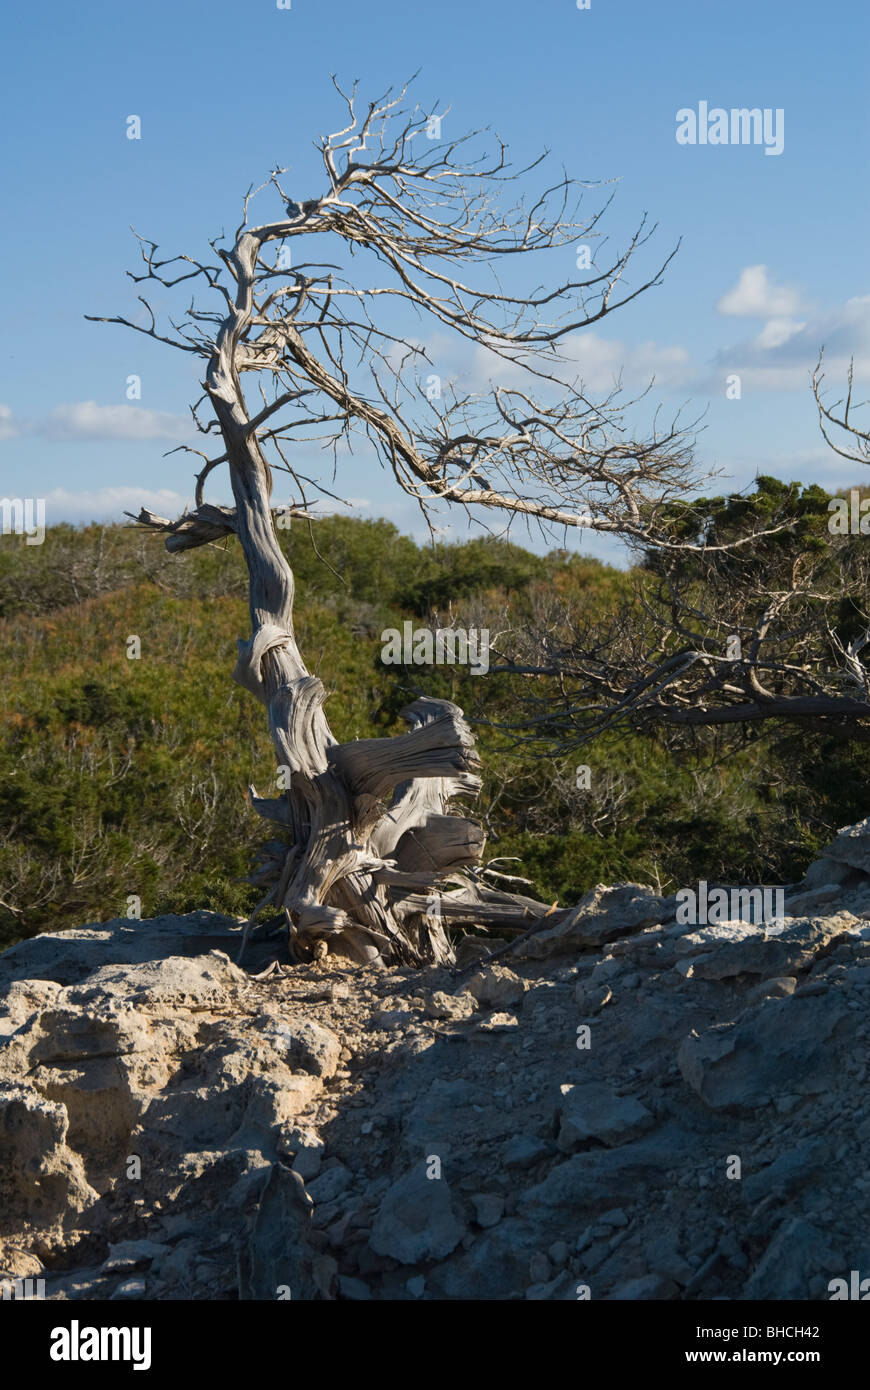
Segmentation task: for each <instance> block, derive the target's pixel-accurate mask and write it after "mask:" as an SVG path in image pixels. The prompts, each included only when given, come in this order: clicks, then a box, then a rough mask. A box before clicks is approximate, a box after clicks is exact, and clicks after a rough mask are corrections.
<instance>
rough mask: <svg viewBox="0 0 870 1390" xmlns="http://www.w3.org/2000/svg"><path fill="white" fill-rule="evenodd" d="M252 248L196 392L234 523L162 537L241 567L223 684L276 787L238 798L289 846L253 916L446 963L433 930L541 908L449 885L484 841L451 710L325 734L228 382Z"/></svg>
mask: <svg viewBox="0 0 870 1390" xmlns="http://www.w3.org/2000/svg"><path fill="white" fill-rule="evenodd" d="M258 251H259V241H258V238H257V237H256V236H253V235H251V236H246V237H242V238H241V239H240V241H239V243H238V244H237V247H236V251H235V253H234V260H235V261H236V272H237V286H238V295H237V300H236V305H235V312H234V313H232V314H230V315H229V317H228V318H227V319H226V320H225V321H224V323H223V325H222V328H221V331H220V333H219V335H218V340H217V344H216V348H217V350H216V352H215V353H214V354H213V356H212V358H211V361H210V363H209V371H208V375H207V379H206V388H207V391H208V394H209V397H210V399H211V401H212V403H213V405H214V409H215V412H216V414H217V418H218V421H219V424H220V427H221V432H222V435H223V439H224V444H225V446H226V455H227V462H228V463H229V468H230V476H231V481H232V489H233V495H234V498H235V503H236V506H235V512H231V511H229V510H226V509H216V508H208V507H202V508H201V509H198V510H197V512H195V513H193V514H192V516H191V517H189V518H187V520H186V523H185V524H184V525H183V526H182V527H180V528H179V527H177V526H176V527H175V528H173V529H174V535H173V537H172V540H173V541H174V546H173V548H175V549H183V548H184V549H186V548H188V547H190V546H193V545H198V544H202V543H203V542H204V541H205V540H207V539H210V538H211V537H212V536H213V535H214V534H215V531H216V530H217V531H218V532H219V531H220V529H221V527H222V528H223V530H224V531H233V532H235V534H236V535H237V536H238V538H239V541H240V542H241V546H242V550H243V552H244V555H245V560H246V562H247V566H248V573H249V576H250V614H251V625H252V635H251V638H250V641H242V640H240V641H239V644H238V645H239V657H238V661H237V663H236V668H235V670H234V672H233V676H234V679H235V680H237V681H239V682H240V684H242V685H244V686H245V687H246V688H247V689H248V690H250V691H251V692H252V694H254V695H256V697H257V698H258V699H259V700H261V701H262V702H263V704H264V705H265V706H266V709H267V710H268V717H269V728H270V731H271V735H272V741H273V743H274V746H275V751H276V754H277V758H278V764H279V767H280V768H281V769H282V771H283V780H284V784H285V789H284V790H283V791H282V793H281V795H280V796H278V797H276V798H260V797H258V796H257V795H256V793H255V792H254V789H253V788H252V789H251V800H252V804H253V806H254V809H255V810H256V811H257V812H258V814H260V815H261V816H264V817H265V818H266V819H268V820H272V821H276V822H277V823H278V824H279V825H280V826H281V827H282V828H283V829H284V830H285V832H286V835H287V840H286V843H284V842H283V841H274V840H273V841H271V842H270V843H269V845H268V846H267V847H266V857H265V862H264V864H263V865H262V867H261V869H260V871H259V873H258V875H257V876H256V877H257V879H258V880H259V881H260V882H261V883H263V885H264V886H265V885H266V883H268V885H269V888H268V892H267V894H266V897H265V898H264V900H263V902H262V903H261V904H260V908H262V907H263V906H265V905H266V903H271V904H273V905H274V906H275V907H276V908H278V909H279V910H280V909H286V911H287V916H288V920H289V922H290V924H291V928H292V931H293V933H294V934H295V935H297V936H298V937H300V938H303V939H304V938H306V937H307V938H308V939H309V941H310V940H311V939H312V938H313V939H315V940H316V939H318V938H328V939H329V941H330V944H331V947H332V949H333V950H334V951H336V952H338V953H339V954H344V955H349V956H350V957H352V958H354V959H356V960H358V961H368V960H373V959H375V958H378V957H380V958H381V959H383V960H385V961H388V960H402V961H407V962H422V961H426V960H430V961H436V962H443V961H450V960H452V959H453V952H452V948H451V945H450V942H449V939H448V936H447V934H446V932H445V930H444V926H443V919H444V918H447V919H453V920H454V921H456V922H462V921H466V922H474V921H480V920H481V919H482V918H483V917H485V916H486V915H487V914H489V916H490V918H492V916H493V909H494V907H496V906H497V905H498V904H501V918H500V920H505V919H506V920H508V921H510V922H512V923H515V924H516V925H524V924H525V925H527V924H528V922H529V920H533V918H534V916H535V915H537V913H541V914H543V912H544V910H545V909H544V908H543V907H542V906H541V905H540V904H538V903H532V902H531V900H521V899H513V898H511V897H510V895H508V894H504V893H499V892H496V891H495V890H491V889H479V888H478V887H477V886H476V885H475V884H474V883H472V882H471V881H470V880H468V879H466V878H465V877H464V876H463V875H462V874H461V870H462V869H463V868H466V867H467V866H469V865H473V864H476V863H478V862H479V860H480V856H481V853H482V851H483V846H484V840H485V836H484V834H483V831H482V830H481V828H480V826H479V825H478V824H477V822H475V821H474V820H472V819H468V818H466V817H463V816H458V815H455V814H451V813H450V803H451V800H452V798H454V797H456V796H458V795H462V794H468V793H473V794H476V793H477V791H478V790H479V787H480V780H479V778H478V777H477V776H476V775H475V769H476V768H477V767H478V765H479V759H478V757H477V753H476V750H475V747H474V740H473V738H472V735H471V732H470V730H469V728H468V725H467V724H466V722H465V720H464V718H463V715H462V711H461V709H459V707H458V706H457V705H454V704H451V703H450V702H449V701H447V700H429V699H420V700H416V701H415V702H414V703H413V704H411V705H409V706H408V707H407V708H406V709H405V710H404V711H403V712H402V714H403V717H404V718H405V719H406V720H407V721H408V723H409V724H410V726H411V729H410V732H409V733H407V734H404V735H400V736H398V737H396V738H383V739H363V740H357V741H355V742H353V743H345V744H339V743H337V741H336V740H335V738H334V737H333V735H332V732H331V731H330V728H329V725H328V723H327V720H326V716H325V715H324V712H323V709H322V705H323V701H324V699H325V697H326V691H325V689H324V686H323V684H322V683H321V681H319V680H318V679H317V677H315V676H312V675H310V674H309V672H308V671H307V670H306V667H305V664H304V662H303V660H302V657H301V655H300V652H299V649H298V647H297V645H296V638H295V635H294V631H293V596H294V581H293V572H292V570H291V568H290V565H289V564H288V562H287V559H286V557H285V555H284V553H283V551H282V549H281V546H280V544H279V542H278V537H277V533H276V530H275V523H274V519H273V515H272V511H271V508H270V493H271V471H270V469H269V466H268V463H267V461H266V459H265V457H264V455H263V453H262V450H261V447H260V443H259V440H258V438H257V434H256V430H255V429H254V427H253V426H252V423H251V421H250V419H249V417H248V413H247V409H246V406H245V402H244V397H243V395H242V390H241V385H240V381H239V375H238V369H237V353H238V351H239V344H240V342H241V339H242V337H243V335H244V333H245V331H246V329H247V326H248V323H249V320H250V315H251V287H252V285H253V276H254V266H255V264H256V258H257V254H258ZM149 519H150V518H148V517H146V516H145V515H143V517H142V520H149ZM151 520H152V524H153V519H151ZM445 882H451V883H452V884H453V885H454V891H453V892H452V893H450V894H448V895H447V896H443V895H442V894H441V893H440V892H439V891H438V890H439V889H441V888H443V886H444V884H445ZM260 908H258V911H259V910H260ZM495 915H498V914H497V913H496V914H495Z"/></svg>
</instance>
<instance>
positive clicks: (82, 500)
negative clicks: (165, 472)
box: [45, 487, 190, 526]
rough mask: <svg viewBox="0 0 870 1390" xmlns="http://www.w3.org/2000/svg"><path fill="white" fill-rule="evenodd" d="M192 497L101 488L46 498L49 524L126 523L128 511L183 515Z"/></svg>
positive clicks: (58, 491) (63, 491)
mask: <svg viewBox="0 0 870 1390" xmlns="http://www.w3.org/2000/svg"><path fill="white" fill-rule="evenodd" d="M189 501H190V499H189V498H185V497H182V495H181V493H180V492H174V491H173V490H172V489H171V488H146V487H98V488H94V489H93V490H91V491H88V492H70V491H68V490H67V489H66V488H63V487H56V488H53V489H52V490H51V492H47V493H46V495H45V509H46V516H47V519H48V522H49V525H52V526H53V525H55V524H56V523H57V522H59V521H122V520H124V519H125V517H124V513H125V512H133V513H134V514H137V513H138V512H139V509H140V507H147V508H148V509H149V511H152V512H154V513H155V514H156V515H157V516H168V517H170V518H174V517H177V516H180V515H181V513H182V511H183V510H184V508H185V506H186V505H187V504H188V502H189Z"/></svg>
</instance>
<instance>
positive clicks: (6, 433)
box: [0, 405, 20, 439]
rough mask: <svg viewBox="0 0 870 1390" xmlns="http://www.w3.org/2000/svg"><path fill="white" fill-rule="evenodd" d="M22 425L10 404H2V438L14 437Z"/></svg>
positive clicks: (0, 427)
mask: <svg viewBox="0 0 870 1390" xmlns="http://www.w3.org/2000/svg"><path fill="white" fill-rule="evenodd" d="M19 430H20V426H19V424H18V422H17V421H16V419H15V417H14V416H13V414H12V409H11V407H10V406H8V405H0V439H14V438H15V436H16V435H17V434H18V432H19Z"/></svg>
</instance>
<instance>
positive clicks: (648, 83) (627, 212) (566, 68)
mask: <svg viewBox="0 0 870 1390" xmlns="http://www.w3.org/2000/svg"><path fill="white" fill-rule="evenodd" d="M4 38H5V40H6V43H5V48H6V65H5V72H4V84H3V90H2V92H0V108H2V121H3V129H4V131H5V133H6V137H7V138H6V142H5V144H6V148H5V151H4V154H3V157H2V165H3V168H2V176H3V188H4V192H5V194H6V208H7V215H6V217H5V218H4V220H3V224H2V232H0V235H2V240H3V243H4V245H3V265H4V267H5V269H6V272H7V273H6V276H5V277H4V279H5V287H4V313H3V330H4V331H3V335H2V338H3V343H2V358H0V361H2V366H0V495H9V496H40V497H44V498H46V499H47V507H48V517H47V519H48V521H49V523H51V522H54V521H59V520H86V519H90V518H92V517H100V518H102V517H110V516H112V517H119V516H120V514H121V513H122V511H123V510H124V509H125V508H129V509H130V510H136V509H137V508H138V506H139V505H140V503H143V502H144V503H146V504H147V505H150V506H152V507H153V508H154V510H157V511H163V512H164V513H165V514H166V513H169V514H173V513H174V512H177V511H178V510H180V508H181V506H182V505H183V503H184V501H185V500H186V499H187V498H188V497H189V496H190V492H191V488H192V473H193V469H192V466H191V460H189V459H187V458H186V457H185V456H184V455H183V454H173V455H172V456H171V457H169V458H164V457H163V453H164V451H165V450H167V449H169V448H171V447H172V446H173V444H174V443H176V442H178V441H179V440H180V439H181V438H189V437H190V434H189V429H188V426H187V424H186V418H187V406H188V403H189V402H190V401H192V400H193V399H194V398H195V396H196V395H197V394H198V390H197V384H196V382H197V378H196V373H195V366H196V365H197V364H196V363H193V364H192V363H191V362H189V361H188V359H187V358H186V357H185V356H184V355H182V354H179V353H177V352H173V350H172V349H170V348H168V347H161V346H159V345H157V344H153V343H150V342H148V341H146V340H145V339H144V338H142V337H141V336H139V335H136V334H132V333H130V332H129V331H125V330H123V329H121V328H116V327H108V326H100V325H95V324H91V323H87V322H86V321H85V319H84V317H83V316H84V314H86V313H107V314H111V313H119V312H120V313H129V312H131V310H132V309H134V308H135V300H134V294H135V291H134V290H133V288H132V286H131V284H130V282H129V281H128V280H127V279H126V277H125V271H126V270H127V269H128V268H130V267H132V266H133V265H134V263H135V255H136V247H135V243H134V240H133V237H132V235H131V233H130V231H129V228H130V225H131V224H132V225H133V226H135V228H136V229H137V231H139V232H141V233H142V234H143V235H146V236H148V237H151V238H153V239H154V240H157V241H159V242H160V244H161V247H165V248H166V249H167V250H171V251H173V252H174V251H188V252H196V251H198V250H201V249H204V247H205V243H206V238H207V237H209V236H213V235H215V234H217V233H219V232H220V231H221V229H226V230H227V231H229V230H231V229H232V228H233V227H234V226H235V225H236V223H237V221H238V210H239V206H240V199H241V195H242V194H243V192H244V191H245V189H246V188H247V186H248V185H249V184H250V183H252V182H255V183H257V182H259V181H260V180H261V179H262V178H263V177H265V175H266V174H267V173H268V170H269V169H270V168H271V167H272V166H273V165H274V164H275V163H276V162H280V163H281V164H282V165H285V166H289V167H290V173H289V174H288V175H287V176H286V178H285V185H286V186H287V187H288V188H291V189H292V191H293V193H294V195H295V196H296V197H297V198H299V199H300V200H301V199H302V198H304V197H308V196H311V195H312V194H314V193H316V192H318V191H319V190H320V188H321V187H322V180H321V179H320V178H319V177H318V172H317V165H316V162H315V161H316V156H315V155H314V152H313V150H312V148H311V142H312V140H313V138H314V137H315V136H317V135H318V134H320V133H322V132H324V131H327V130H332V129H335V128H336V127H337V126H338V125H340V124H343V120H342V115H343V113H342V111H341V108H340V105H339V103H338V100H337V98H336V95H335V93H334V91H333V88H332V85H331V82H330V73H331V72H335V73H336V75H337V76H338V78H339V80H340V81H342V83H343V84H347V85H350V83H351V82H352V81H353V80H354V79H355V78H358V79H359V81H360V84H361V91H362V92H363V94H365V95H369V94H371V95H378V94H380V93H381V92H382V91H383V90H384V89H385V88H386V87H387V86H389V85H390V84H391V83H392V84H395V83H401V81H402V80H403V79H405V78H406V77H408V76H410V75H411V74H412V73H413V72H415V71H416V70H417V69H420V70H421V71H420V75H419V77H418V78H417V81H416V82H415V84H414V88H413V95H414V96H415V98H416V99H417V100H418V101H419V102H420V103H421V105H422V106H423V107H424V109H427V110H428V109H430V108H431V107H432V106H434V104H435V101H436V99H437V100H439V101H440V103H441V107H442V108H443V107H445V106H449V107H450V113H449V115H448V116H447V117H446V119H445V125H444V131H445V134H458V133H460V131H463V130H466V129H469V128H474V127H479V126H492V127H493V128H494V129H495V130H496V131H497V132H498V133H499V134H500V135H501V136H502V138H503V139H504V140H505V141H506V142H507V143H508V145H509V146H510V149H511V154H512V157H513V158H514V160H515V162H517V163H520V162H522V161H524V160H527V159H529V158H531V157H534V156H535V155H536V154H538V153H539V152H540V150H541V149H542V148H543V147H548V148H549V149H550V150H551V151H552V159H553V166H554V169H555V170H558V168H559V167H560V166H562V165H564V167H565V168H566V170H567V171H568V173H569V174H571V175H574V176H576V177H577V178H581V179H587V180H604V179H613V178H617V179H619V181H620V182H619V184H618V187H617V195H616V205H615V208H614V211H613V213H612V215H611V216H610V217H609V218H608V221H607V229H608V231H609V233H610V234H611V236H612V240H613V242H614V243H616V244H619V243H620V242H621V241H624V240H625V236H626V234H627V233H628V232H629V231H630V230H631V228H632V227H633V226H634V225H635V223H636V222H637V220H638V219H639V217H640V215H641V214H642V213H644V212H647V213H648V214H649V216H650V218H651V219H652V220H653V221H657V222H658V224H659V230H658V232H657V234H656V238H655V245H654V247H653V248H652V249H649V250H648V251H646V252H645V253H643V256H642V264H640V265H639V266H638V270H640V269H651V268H652V267H653V262H654V259H655V257H656V255H657V254H658V255H659V256H660V258H663V256H664V255H665V254H666V253H667V251H668V250H670V249H671V247H672V246H673V245H674V244H675V242H676V241H677V240H678V239H679V238H682V245H681V249H680V252H679V254H678V256H677V257H676V259H675V260H674V261H673V262H672V264H671V266H670V269H669V271H668V273H667V276H666V278H665V281H664V284H663V285H662V286H661V287H659V288H656V289H654V290H652V291H650V292H649V293H648V294H647V295H644V296H642V297H641V299H639V300H638V301H637V302H635V303H634V304H633V305H631V306H629V307H628V308H626V309H624V310H622V311H620V312H619V313H618V314H614V315H613V316H612V317H609V318H607V319H605V320H604V321H603V322H602V323H601V324H599V325H597V326H595V327H594V328H593V329H591V330H586V332H585V334H583V335H581V337H580V338H579V339H578V342H577V344H576V345H575V349H574V351H575V356H576V360H577V363H578V365H579V367H580V368H581V370H582V374H583V376H584V379H585V380H586V382H587V385H588V386H589V387H590V388H591V389H592V390H603V389H606V387H607V386H608V385H609V383H610V382H611V380H612V378H613V376H614V374H615V372H616V371H618V370H619V369H620V368H622V370H623V375H624V380H625V382H626V385H627V386H629V387H638V386H643V385H644V384H646V382H647V381H648V380H649V378H650V376H651V375H653V374H654V375H655V376H656V385H655V387H654V388H653V393H652V399H653V400H654V401H658V400H661V401H662V402H663V403H664V404H665V406H666V407H668V408H672V407H673V406H674V405H675V404H679V403H680V402H682V401H687V402H689V407H688V409H689V413H690V414H696V413H699V412H700V411H701V410H703V409H705V408H706V411H707V414H706V429H705V431H704V432H703V434H702V435H701V437H700V441H699V459H700V462H701V463H702V464H703V465H705V466H709V467H718V468H721V469H723V470H724V473H725V479H723V481H722V483H721V484H720V486H722V487H724V486H743V485H745V484H746V483H747V482H748V481H749V480H750V479H751V478H752V477H753V475H754V474H755V473H756V471H763V472H772V473H775V474H777V475H778V476H781V477H797V478H801V479H804V480H806V481H811V480H815V481H819V482H822V483H824V484H825V485H826V486H829V487H837V486H842V485H846V484H849V483H852V482H854V481H856V477H855V472H856V469H852V470H850V468H849V465H848V464H846V463H845V462H844V461H842V460H838V459H837V458H836V456H834V455H833V454H831V453H830V452H829V451H828V450H827V449H826V447H825V446H824V444H823V443H822V441H821V438H820V436H819V433H818V429H817V426H816V419H815V410H814V406H813V401H812V396H811V394H810V391H809V385H808V382H809V372H810V369H811V367H812V364H813V362H814V360H815V357H816V353H817V351H818V348H819V346H821V344H822V342H825V343H826V344H827V351H828V356H829V366H828V373H829V378H830V380H831V383H832V385H834V384H839V381H840V379H841V377H842V374H843V372H844V369H845V365H846V363H847V361H848V359H849V357H850V356H854V357H855V359H856V378H857V380H858V381H859V382H860V383H862V384H863V385H864V386H865V387H867V389H866V390H865V391H864V393H863V394H865V395H867V396H870V385H868V383H870V255H868V188H870V180H868V177H867V151H868V136H870V116H868V102H867V92H868V90H870V81H868V76H870V74H868V68H870V56H868V55H870V43H868V39H870V9H868V7H867V6H866V5H865V4H863V3H860V0H851V2H850V3H846V2H845V0H831V3H828V4H827V5H825V6H824V7H821V6H819V5H818V4H816V3H813V4H811V3H809V0H790V3H785V0H765V3H764V4H759V3H758V0H753V3H748V0H731V3H729V4H723V3H720V4H716V5H713V4H709V3H704V4H700V3H699V0H662V3H654V0H591V5H590V8H589V9H588V10H578V9H577V7H576V3H575V0H539V3H537V4H532V3H519V2H518V0H501V2H500V3H496V0H476V3H474V4H469V3H468V0H463V2H462V3H460V0H439V2H438V3H428V4H427V3H423V4H417V5H413V6H411V5H408V4H407V3H398V0H367V3H366V4H365V5H362V4H358V3H351V2H350V0H317V2H316V3H315V0H292V8H291V9H289V10H287V9H279V8H278V6H277V4H276V3H275V0H271V3H270V0H245V3H244V4H238V3H236V4H229V3H226V0H209V3H206V0H180V3H175V4H172V5H170V4H168V3H166V0H147V3H145V4H143V5H123V4H119V3H117V0H115V3H88V4H85V5H81V6H70V5H68V4H61V3H57V0H47V3H46V2H45V0H43V3H41V4H40V5H39V6H37V7H24V6H17V7H15V9H14V10H12V11H8V12H7V15H6V18H5V20H4ZM701 101H706V102H708V103H709V105H710V107H716V106H720V107H724V108H726V109H730V108H732V107H743V106H748V107H761V108H770V109H771V110H776V109H777V108H781V109H782V111H783V112H784V148H783V151H782V153H781V154H779V155H776V156H767V155H766V154H765V152H764V148H763V147H760V146H753V145H749V146H744V145H736V146H731V145H725V146H713V145H709V144H708V145H706V146H703V145H694V146H687V145H680V144H678V143H677V140H676V137H675V131H676V113H677V111H678V110H680V109H682V108H692V109H697V107H698V103H699V102H701ZM131 114H136V115H138V116H139V117H140V118H141V121H142V138H141V140H138V141H133V140H128V139H127V138H126V120H127V117H128V116H129V115H131ZM730 372H737V373H739V375H740V377H741V388H742V395H741V398H740V400H726V399H725V378H726V376H727V375H728V374H729V373H730ZM134 373H135V374H137V375H139V376H140V377H141V381H142V398H141V402H138V403H136V404H130V403H129V402H128V401H127V399H126V394H125V393H126V382H127V378H128V376H129V375H130V374H134ZM194 442H195V441H194ZM307 464H308V466H309V468H310V467H313V466H316V457H315V456H313V455H312V456H309V457H308V459H307ZM339 483H340V490H342V491H343V493H344V495H346V496H350V497H353V498H355V499H357V501H358V505H359V508H360V510H361V512H362V513H363V514H365V515H384V516H389V517H391V518H392V519H393V520H395V521H396V523H397V524H398V525H399V526H400V527H401V528H402V529H403V530H408V531H413V532H415V533H421V522H420V520H419V517H418V515H417V513H416V511H415V508H414V506H413V504H412V503H411V502H410V500H409V499H407V498H406V497H404V496H403V495H402V494H400V493H398V492H397V489H396V485H395V484H394V483H393V482H392V480H391V479H389V478H387V477H386V476H385V475H384V474H382V473H381V472H380V470H379V469H378V468H377V465H376V464H375V463H374V462H373V460H372V459H371V458H369V457H367V456H365V455H362V456H356V457H355V459H354V460H352V461H348V463H347V464H346V465H344V466H343V469H342V473H341V474H340V475H339ZM221 494H222V488H221V485H220V483H217V485H216V488H215V490H214V491H213V492H212V494H211V495H212V496H213V497H215V498H219V497H220V496H221ZM223 495H227V492H226V489H225V488H224V489H223ZM452 524H453V531H452V532H451V533H450V534H452V535H457V536H458V535H461V534H464V533H465V531H466V522H465V520H464V519H463V518H453V519H452ZM517 539H525V537H523V536H521V535H518V536H517ZM569 544H571V545H572V546H579V547H581V548H583V549H584V550H587V551H591V553H602V554H604V553H606V552H605V551H604V550H602V549H601V548H600V543H598V542H595V541H594V540H591V539H590V537H589V536H588V535H584V534H583V533H575V534H574V536H573V537H571V538H569Z"/></svg>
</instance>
